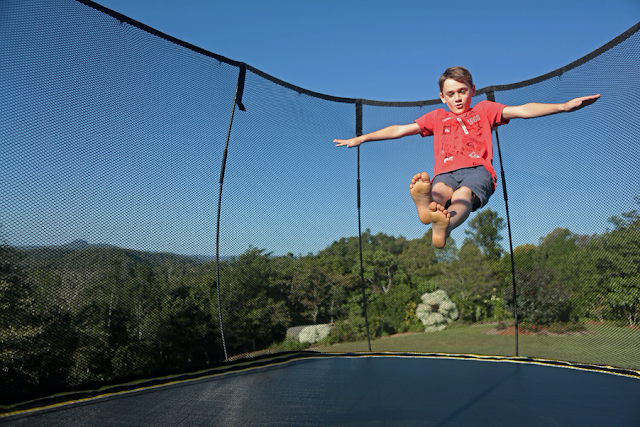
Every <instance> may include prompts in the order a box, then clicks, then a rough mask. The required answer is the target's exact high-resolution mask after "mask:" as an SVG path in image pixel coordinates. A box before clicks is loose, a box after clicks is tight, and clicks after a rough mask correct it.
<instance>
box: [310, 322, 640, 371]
mask: <svg viewBox="0 0 640 427" xmlns="http://www.w3.org/2000/svg"><path fill="white" fill-rule="evenodd" d="M494 328H495V326H494V325H471V326H456V327H453V328H449V329H446V330H444V331H440V332H431V333H412V334H405V335H394V336H387V337H382V338H379V339H376V340H372V341H371V350H372V351H374V352H387V351H391V352H419V353H464V354H479V355H497V356H515V339H514V337H513V336H504V335H495V334H489V333H487V332H489V331H490V330H492V329H494ZM518 341H519V355H520V356H524V357H533V358H539V359H554V360H564V361H570V362H579V363H589V364H596V365H608V366H615V367H619V368H628V369H640V330H638V329H629V328H623V327H618V326H608V325H587V326H586V333H584V334H579V335H572V334H565V335H520V336H519V338H518ZM313 349H314V350H319V351H327V352H354V351H368V348H367V343H366V342H362V341H360V342H353V343H340V344H334V345H331V346H315V347H313Z"/></svg>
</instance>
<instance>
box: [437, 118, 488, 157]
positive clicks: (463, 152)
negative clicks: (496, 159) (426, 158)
mask: <svg viewBox="0 0 640 427" xmlns="http://www.w3.org/2000/svg"><path fill="white" fill-rule="evenodd" d="M454 126H458V127H460V129H459V130H458V131H456V130H454V129H453V127H454ZM441 149H442V153H441V154H442V155H443V158H444V163H447V162H449V161H452V160H454V159H455V158H456V157H469V158H476V159H480V158H485V157H486V155H487V149H486V147H485V145H484V143H483V142H482V127H481V126H480V115H479V114H478V113H476V112H474V111H470V112H469V113H467V114H463V115H462V116H459V117H456V118H455V119H453V118H452V117H447V118H446V119H444V120H443V121H442V145H441Z"/></svg>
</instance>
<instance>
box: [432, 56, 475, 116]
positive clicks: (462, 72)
mask: <svg viewBox="0 0 640 427" xmlns="http://www.w3.org/2000/svg"><path fill="white" fill-rule="evenodd" d="M438 84H439V85H440V99H441V100H442V102H444V103H445V104H447V106H448V107H449V109H450V110H451V112H452V113H454V114H462V113H465V112H466V111H468V110H469V109H470V108H471V98H472V97H473V96H474V95H475V94H476V87H475V85H474V84H473V77H471V73H470V72H469V70H467V69H466V68H464V67H450V68H447V69H446V70H445V72H444V73H442V75H441V76H440V80H439V81H438Z"/></svg>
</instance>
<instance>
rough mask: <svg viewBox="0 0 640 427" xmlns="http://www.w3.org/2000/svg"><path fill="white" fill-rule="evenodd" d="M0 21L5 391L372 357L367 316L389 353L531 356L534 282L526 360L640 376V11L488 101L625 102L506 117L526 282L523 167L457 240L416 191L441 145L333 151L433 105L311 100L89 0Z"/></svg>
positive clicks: (41, 6) (407, 143)
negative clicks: (312, 355) (639, 372)
mask: <svg viewBox="0 0 640 427" xmlns="http://www.w3.org/2000/svg"><path fill="white" fill-rule="evenodd" d="M0 22H1V25H0V64H1V65H0V150H1V153H2V155H1V156H0V192H1V195H0V238H1V246H0V304H1V309H0V343H1V348H0V366H1V367H2V372H0V378H1V381H0V390H1V391H0V393H1V395H2V396H1V397H2V399H3V400H5V401H11V400H20V399H23V398H25V397H27V396H31V395H42V394H47V393H52V392H53V391H56V390H60V389H68V388H71V387H77V386H83V385H88V384H93V383H96V382H97V383H104V382H110V381H119V380H124V379H130V378H135V377H150V376H153V375H158V374H160V373H168V372H175V371H184V370H188V369H196V368H200V367H205V366H211V365H213V364H216V363H220V362H223V361H225V360H227V359H233V358H237V357H239V356H241V355H247V354H248V355H249V356H250V355H254V354H261V353H264V352H265V351H268V352H280V351H286V350H300V349H306V348H311V349H315V350H319V351H339V352H348V351H360V350H368V344H369V342H368V340H367V326H368V330H369V334H370V343H371V349H372V350H373V351H400V352H427V353H431V352H434V353H470V354H486V355H506V356H508V355H514V352H515V351H516V348H515V346H514V341H515V337H514V329H515V328H514V321H515V319H514V310H513V300H514V298H513V287H512V283H513V276H515V282H516V285H517V307H518V320H519V326H518V330H519V334H518V337H519V338H518V343H519V344H518V349H519V354H520V355H524V356H528V357H536V358H545V359H558V360H564V361H570V362H579V363H589V364H598V365H610V366H614V367H620V368H627V369H640V357H639V356H638V354H639V353H638V349H639V348H640V326H638V325H640V267H639V266H640V213H639V210H638V208H639V206H638V203H639V202H640V199H639V198H638V197H640V191H639V190H638V188H639V178H638V170H640V169H639V166H640V154H639V151H638V145H639V132H638V130H637V126H636V118H637V116H638V114H639V112H640V111H639V107H638V105H637V102H635V100H636V99H637V98H638V97H640V68H639V67H638V66H637V64H638V61H639V59H640V36H639V34H638V32H637V31H638V29H639V27H638V26H636V27H634V28H632V29H631V30H629V31H628V32H627V33H625V34H623V35H621V36H620V37H619V38H618V39H616V40H614V41H612V42H611V43H610V44H608V45H607V46H605V47H603V48H602V49H600V50H598V51H597V52H594V53H593V54H591V55H589V56H588V57H585V58H583V59H582V60H580V61H577V62H576V63H573V64H570V65H569V66H567V67H566V68H565V69H563V70H559V71H556V72H553V73H550V74H549V75H546V76H542V77H540V78H538V79H534V80H532V81H529V82H524V83H521V84H516V85H509V86H498V87H492V88H485V89H483V90H481V91H479V95H478V96H477V97H476V101H479V100H481V99H486V98H488V97H489V98H490V97H492V96H495V100H496V101H498V102H501V103H504V104H508V105H515V104H522V103H524V102H529V101H539V102H564V101H566V100H569V99H571V98H573V97H576V96H582V95H588V94H594V93H600V94H602V98H601V99H600V100H598V102H596V103H595V104H593V105H591V106H589V107H588V108H585V109H582V110H580V111H577V112H574V113H571V114H570V115H564V114H561V115H554V116H549V117H543V118H538V119H534V120H513V121H512V122H511V123H510V124H509V125H507V126H502V127H500V128H499V129H498V138H499V142H500V145H501V151H502V161H503V167H504V173H505V177H506V182H507V186H508V190H509V191H508V196H509V197H508V202H509V217H510V225H511V231H512V233H511V235H512V239H513V259H514V261H515V269H514V273H515V274H514V275H512V269H511V256H510V250H509V247H510V245H509V237H508V233H507V227H506V226H507V215H506V208H505V201H504V197H503V195H502V192H503V185H502V183H501V182H500V180H499V184H498V189H497V191H496V193H495V194H494V195H493V197H492V198H491V200H490V202H489V204H488V205H487V206H486V207H485V208H483V209H481V210H480V211H478V213H477V214H473V215H472V216H471V217H470V218H469V220H468V222H467V223H466V224H465V225H464V226H462V227H460V229H458V230H456V231H455V232H454V234H453V235H452V237H453V240H451V241H450V243H449V244H448V245H447V247H446V248H445V249H443V250H435V249H434V248H433V247H432V245H431V243H430V230H429V228H428V227H425V226H424V225H422V224H421V223H420V222H419V221H418V220H417V215H416V212H415V207H414V205H413V202H412V200H411V197H410V196H409V191H408V190H409V181H410V178H411V176H412V175H413V174H414V173H416V172H420V171H422V170H425V171H427V172H429V173H431V171H432V170H433V148H432V147H433V144H432V139H431V138H425V139H423V138H420V137H419V136H414V137H408V138H404V139H402V140H398V141H394V142H387V143H377V144H366V145H363V146H361V147H360V148H358V149H346V148H335V147H334V144H333V143H332V140H333V139H334V138H346V137H350V136H354V135H355V134H356V132H357V131H358V130H359V128H360V127H361V131H362V132H365V133H366V132H370V131H373V130H376V129H379V128H382V127H384V126H387V125H390V124H396V123H411V122H412V121H413V120H415V119H416V118H418V117H420V116H421V115H423V114H425V113H426V112H427V111H430V110H431V109H434V108H440V106H439V105H438V103H436V102H433V101H425V102H416V103H383V102H373V101H366V100H354V99H340V98H334V97H330V96H326V95H322V94H317V93H313V92H309V91H307V90H304V89H301V88H297V87H294V86H292V85H289V84H287V83H285V82H281V81H279V80H277V79H274V78H272V77H271V76H268V75H265V74H264V73H262V72H260V71H259V70H256V69H254V68H252V67H250V66H245V65H244V64H240V63H237V62H234V61H231V60H228V59H226V58H223V57H220V56H217V55H215V54H212V53H209V52H206V51H202V50H200V49H198V48H196V47H193V46H189V45H187V44H185V43H183V42H180V41H178V40H174V39H172V38H170V37H168V36H165V35H162V34H160V33H158V32H156V31H154V30H152V29H150V28H147V27H144V26H143V25H141V24H138V23H136V22H134V21H131V20H129V19H128V18H126V17H122V16H120V15H118V14H116V13H112V12H109V11H106V10H103V9H102V8H101V7H100V6H97V5H95V4H92V3H90V2H88V1H87V2H85V1H83V2H77V1H73V0H56V1H47V2H41V1H36V0H30V1H25V0H5V1H3V2H2V3H1V5H0ZM243 67H245V69H246V76H244V73H241V72H240V71H241V69H242V68H243ZM471 71H473V70H471ZM239 77H244V78H239ZM239 82H240V86H238V83H239ZM435 84H436V82H434V86H435ZM237 89H240V90H237ZM236 93H238V94H241V95H242V99H237V100H236V101H237V102H236V101H234V100H235V98H234V97H235V96H236ZM240 103H241V105H242V106H243V107H244V109H241V108H239V105H240ZM359 111H360V112H361V114H360V113H359ZM232 112H233V115H232ZM360 119H361V120H360ZM228 136H229V138H228V139H227V137H228ZM494 141H496V137H495V136H494ZM227 144H228V149H227V150H226V151H225V147H227ZM494 151H495V159H494V166H495V167H496V171H497V172H498V174H499V175H500V173H501V168H500V164H499V161H498V156H497V150H495V149H494ZM225 152H226V153H227V155H226V156H225ZM223 159H225V160H226V163H223ZM223 164H224V169H223ZM222 172H223V173H222ZM221 180H222V184H221ZM358 186H359V187H358ZM220 190H221V191H222V193H221V195H220ZM219 197H221V203H220V206H219V203H218V199H219ZM358 204H359V205H358ZM218 209H220V212H219V218H220V222H219V223H218ZM218 229H219V232H218ZM359 230H361V233H360V232H359ZM360 242H361V245H360ZM216 255H218V256H217V257H216ZM360 257H362V264H361V263H360ZM361 268H362V269H361ZM362 279H364V280H362ZM218 284H219V286H218ZM362 285H364V286H362ZM363 288H364V294H365V295H366V303H367V304H366V305H367V316H366V318H365V315H364V312H363V305H364V304H363ZM218 291H219V298H220V299H218ZM218 301H220V302H221V303H220V310H219V307H218V305H219V303H218ZM220 319H221V320H222V322H220ZM221 325H223V328H221ZM309 325H317V326H316V327H315V328H304V327H305V326H309ZM444 327H446V329H444V330H441V331H438V332H425V330H429V331H433V330H439V329H443V328H444ZM327 334H328V335H327Z"/></svg>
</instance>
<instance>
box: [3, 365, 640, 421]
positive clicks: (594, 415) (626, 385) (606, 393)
mask: <svg viewBox="0 0 640 427" xmlns="http://www.w3.org/2000/svg"><path fill="white" fill-rule="evenodd" d="M594 368H595V367H591V368H587V367H584V366H581V367H580V366H571V365H568V364H564V366H562V364H558V362H549V361H536V360H526V359H514V358H497V357H482V356H453V355H423V354H422V355H418V354H326V353H324V354H306V353H296V354H292V355H281V356H276V357H272V358H269V359H266V360H262V361H260V362H258V361H252V362H248V363H246V362H245V363H241V364H239V365H237V364H236V365H233V369H237V370H234V371H229V370H228V369H229V367H227V368H226V369H225V372H220V373H210V374H207V375H204V376H201V377H199V378H190V379H175V380H171V381H168V382H167V383H165V384H163V385H148V386H145V385H137V386H135V387H133V388H134V389H132V390H129V391H120V392H114V393H106V394H104V395H101V396H97V397H92V398H82V399H76V400H72V401H71V402H70V403H65V404H58V405H50V406H44V407H43V408H41V409H38V410H35V411H26V412H24V413H16V414H14V415H12V416H10V417H8V418H7V419H6V420H5V421H7V422H8V423H9V424H10V425H29V426H40V425H42V426H75V425H101V426H107V425H114V426H115V425H118V426H129V425H130V426H134V425H135V426H143V425H148V426H157V425H168V426H178V425H189V426H200V425H202V426H204V425H220V426H246V425H256V426H259V425H273V426H280V425H292V426H293V425H295V426H303V425H307V426H324V425H363V426H365V425H366V426H377V425H402V426H413V425H416V426H418V425H419V426H425V425H427V426H469V425H475V426H480V425H481V426H485V425H486V426H503V425H504V426H506V425H517V426H638V425H640V405H638V402H640V378H639V377H638V376H637V375H638V374H637V373H632V372H626V373H625V372H621V371H619V372H616V373H612V372H606V371H605V370H604V369H603V368H601V369H600V370H594Z"/></svg>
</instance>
